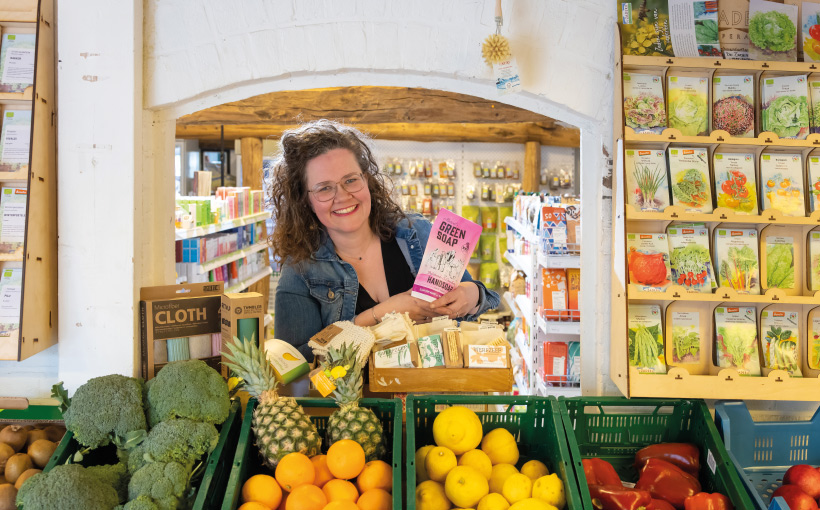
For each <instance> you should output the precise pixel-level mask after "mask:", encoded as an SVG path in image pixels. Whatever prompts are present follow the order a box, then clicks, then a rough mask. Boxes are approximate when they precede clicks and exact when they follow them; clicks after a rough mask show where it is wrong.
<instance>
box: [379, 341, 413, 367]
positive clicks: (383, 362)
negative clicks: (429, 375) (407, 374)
mask: <svg viewBox="0 0 820 510" xmlns="http://www.w3.org/2000/svg"><path fill="white" fill-rule="evenodd" d="M373 362H374V363H375V364H376V368H418V367H420V366H421V362H420V361H419V351H418V347H417V346H416V343H415V342H407V340H399V341H397V342H391V343H389V344H387V345H385V346H384V347H382V348H379V349H378V350H376V351H374V352H373Z"/></svg>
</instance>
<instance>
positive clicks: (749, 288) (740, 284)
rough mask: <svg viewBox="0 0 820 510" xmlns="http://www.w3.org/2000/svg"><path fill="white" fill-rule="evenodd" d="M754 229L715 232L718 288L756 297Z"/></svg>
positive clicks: (726, 229)
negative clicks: (726, 288) (725, 288)
mask: <svg viewBox="0 0 820 510" xmlns="http://www.w3.org/2000/svg"><path fill="white" fill-rule="evenodd" d="M757 238H758V236H757V230H755V229H728V228H717V229H715V264H716V266H717V270H718V285H719V286H720V287H729V288H732V289H735V290H736V291H737V292H738V293H739V294H760V263H759V257H758V242H757Z"/></svg>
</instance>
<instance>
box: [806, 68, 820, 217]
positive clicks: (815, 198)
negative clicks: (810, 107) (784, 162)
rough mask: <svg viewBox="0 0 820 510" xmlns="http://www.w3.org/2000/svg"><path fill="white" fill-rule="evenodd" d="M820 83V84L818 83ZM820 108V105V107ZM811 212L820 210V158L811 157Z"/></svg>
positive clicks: (809, 189)
mask: <svg viewBox="0 0 820 510" xmlns="http://www.w3.org/2000/svg"><path fill="white" fill-rule="evenodd" d="M818 83H820V82H818ZM818 106H820V105H818ZM808 181H809V182H808V192H809V210H810V211H812V212H814V211H816V210H817V209H820V157H819V156H809V162H808Z"/></svg>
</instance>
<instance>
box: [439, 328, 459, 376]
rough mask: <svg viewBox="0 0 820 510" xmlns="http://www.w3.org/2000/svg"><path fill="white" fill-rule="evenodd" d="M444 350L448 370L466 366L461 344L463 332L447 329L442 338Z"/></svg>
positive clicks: (445, 364)
mask: <svg viewBox="0 0 820 510" xmlns="http://www.w3.org/2000/svg"><path fill="white" fill-rule="evenodd" d="M441 343H442V348H443V349H444V366H446V367H447V368H461V367H463V366H464V356H463V354H462V353H463V352H464V351H463V350H462V342H461V331H460V330H459V329H458V328H447V329H445V330H444V333H443V335H442V337H441Z"/></svg>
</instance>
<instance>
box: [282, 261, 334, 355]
mask: <svg viewBox="0 0 820 510" xmlns="http://www.w3.org/2000/svg"><path fill="white" fill-rule="evenodd" d="M319 317H321V311H320V310H319V303H317V302H316V300H315V299H314V298H313V297H311V295H310V291H309V289H308V286H307V284H306V283H305V281H304V279H302V276H301V275H300V274H299V272H298V271H297V270H296V269H295V268H294V267H293V266H292V265H290V264H285V265H283V266H282V274H281V276H280V277H279V284H278V285H277V286H276V307H275V312H274V322H273V331H274V336H275V337H276V338H277V339H279V340H284V341H285V342H287V343H289V344H291V345H292V346H294V347H296V349H298V350H299V352H301V353H302V355H303V356H304V357H305V359H307V360H308V362H309V363H310V362H312V361H313V350H312V349H311V348H310V347H309V346H308V341H309V340H310V337H312V336H313V335H315V334H316V333H318V332H319V330H321V329H322V323H321V320H319Z"/></svg>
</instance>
